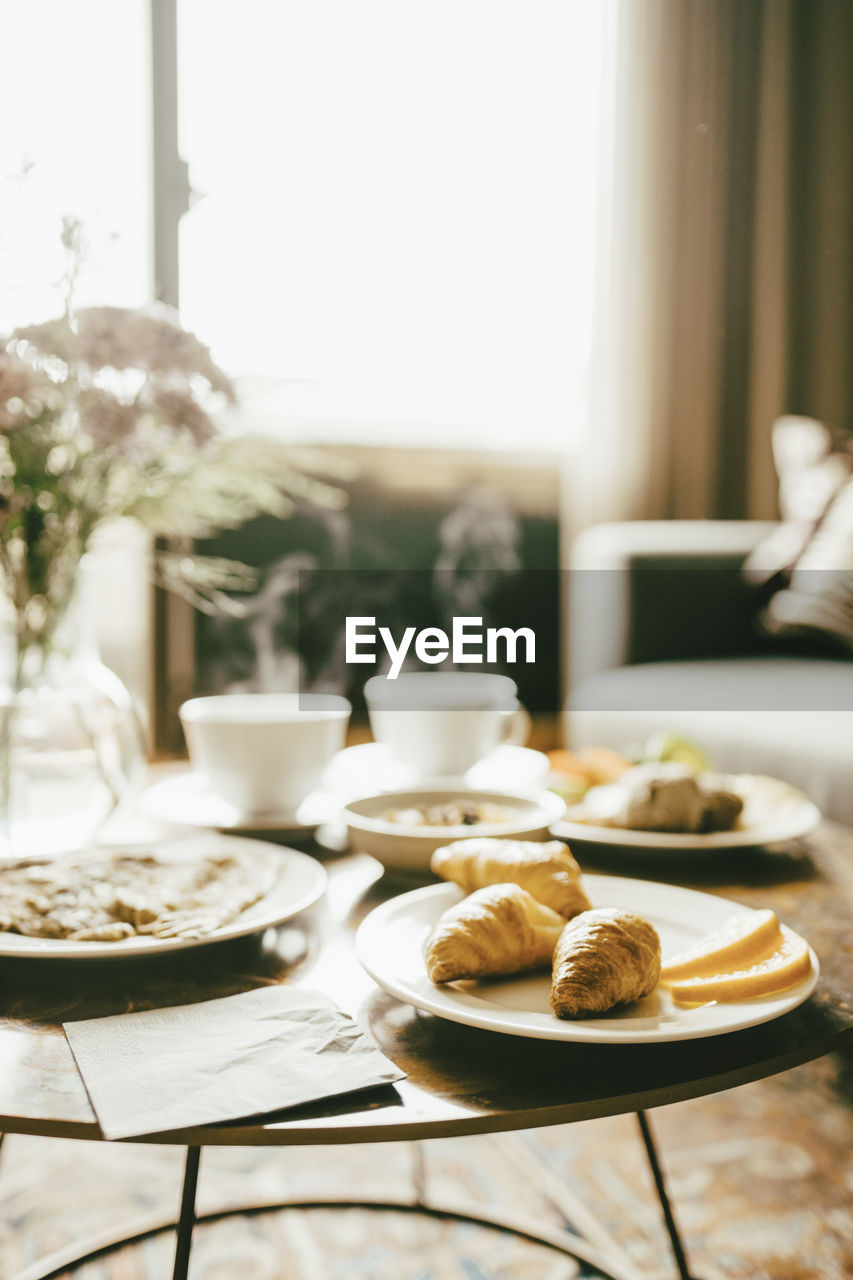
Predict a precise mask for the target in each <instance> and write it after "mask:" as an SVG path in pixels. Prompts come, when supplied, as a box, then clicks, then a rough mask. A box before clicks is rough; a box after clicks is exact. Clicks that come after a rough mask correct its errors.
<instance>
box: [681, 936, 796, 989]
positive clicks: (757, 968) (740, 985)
mask: <svg viewBox="0 0 853 1280" xmlns="http://www.w3.org/2000/svg"><path fill="white" fill-rule="evenodd" d="M780 930H781V934H782V939H781V942H780V943H779V945H778V946H777V947H776V948H775V950H773V951H771V953H770V954H769V955H767V956H764V957H763V959H761V960H756V961H755V962H754V963H752V964H750V965H747V966H746V967H744V968H741V969H734V970H732V971H730V972H729V973H714V974H709V975H706V976H704V977H698V978H682V979H679V980H677V981H675V982H671V983H670V988H669V989H670V994H671V996H672V998H673V1000H675V1001H677V1003H678V1004H704V1003H706V1002H707V1001H708V1000H750V999H751V998H752V997H753V996H766V995H770V994H772V993H774V992H776V991H785V990H786V989H787V988H788V987H793V986H796V984H797V983H798V982H802V980H803V978H805V977H807V976H808V974H809V973H811V967H812V962H811V956H810V955H809V946H808V943H807V942H806V940H805V938H801V937H800V935H799V934H798V933H794V931H793V929H788V928H786V926H785V925H781V926H780Z"/></svg>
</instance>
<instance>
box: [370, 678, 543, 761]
mask: <svg viewBox="0 0 853 1280" xmlns="http://www.w3.org/2000/svg"><path fill="white" fill-rule="evenodd" d="M516 693H517V689H516V686H515V683H514V682H513V681H512V680H510V679H509V677H508V676H500V675H492V674H490V673H488V672H461V671H424V672H410V673H406V674H404V675H401V676H398V677H397V679H396V680H389V679H388V678H387V677H385V676H373V677H372V678H371V679H370V680H368V681H367V683H366V685H365V686H364V696H365V699H366V701H367V711H368V715H369V717H370V728H371V730H372V732H373V736H374V738H375V739H376V741H377V742H382V743H384V744H385V745H386V746H387V747H389V748H390V750H391V751H392V752H393V754H394V756H395V757H396V758H397V759H398V760H401V761H402V762H403V763H404V764H407V765H408V766H409V767H410V768H411V769H414V770H415V772H416V773H418V774H420V775H421V776H423V777H457V778H458V777H461V776H462V774H464V773H466V772H467V770H468V769H470V768H471V767H472V766H473V765H475V764H476V763H477V761H478V760H482V758H483V757H484V756H486V755H488V754H489V752H490V751H493V750H494V749H495V747H497V746H499V745H500V744H501V743H502V742H509V741H516V742H523V741H524V738H525V736H526V729H527V713H526V712H525V711H524V710H523V709H522V708H521V707H520V706H519V703H518V699H517V697H516Z"/></svg>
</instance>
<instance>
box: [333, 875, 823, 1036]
mask: <svg viewBox="0 0 853 1280" xmlns="http://www.w3.org/2000/svg"><path fill="white" fill-rule="evenodd" d="M584 887H585V888H586V891H587V893H588V895H589V897H590V899H591V901H592V903H593V905H594V906H596V907H627V908H630V910H632V911H635V912H637V914H638V915H641V916H643V917H644V918H645V919H647V920H649V921H650V922H651V923H652V924H653V925H654V926H655V928H656V929H657V931H658V933H659V934H660V939H661V948H662V952H663V956H664V959H666V958H667V957H669V956H673V955H675V954H676V952H678V951H681V950H683V949H684V948H685V947H687V946H690V945H692V944H693V943H695V942H697V941H698V940H699V939H700V938H702V937H704V936H705V934H707V933H709V932H711V931H712V930H714V929H716V928H718V927H719V926H720V925H721V924H723V923H724V922H725V921H726V920H728V919H729V918H730V917H731V916H732V915H734V914H736V913H737V911H738V910H746V909H747V908H739V906H738V904H737V903H735V902H731V901H729V900H728V899H727V898H718V897H715V896H714V895H713V894H710V893H696V892H695V891H694V890H691V889H680V888H678V887H676V886H675V885H667V884H656V883H654V882H653V881H647V880H627V879H624V878H623V877H621V876H598V875H585V876H584ZM462 897H463V894H462V891H461V889H458V888H457V887H456V885H452V884H439V885H428V886H427V887H426V888H424V889H414V890H413V891H412V892H411V893H404V894H402V895H401V896H400V897H398V898H392V899H391V901H390V902H386V903H384V904H383V905H382V906H381V907H377V908H376V910H375V911H372V912H371V914H370V915H369V916H368V917H367V919H366V920H365V921H364V923H363V924H362V926H361V928H360V929H359V931H358V940H357V947H358V957H359V960H360V961H361V963H362V965H363V966H364V968H365V969H366V970H367V972H368V973H369V974H370V976H371V977H372V978H373V980H374V982H377V983H378V984H379V986H380V987H382V988H383V989H384V990H385V991H388V992H389V993H390V994H391V995H392V996H396V997H397V999H398V1000H402V1001H403V1002H404V1003H405V1004H411V1005H414V1006H415V1008H417V1009H424V1010H426V1012H427V1013H434V1014H437V1015H438V1017H440V1018H448V1019H449V1020H450V1021H451V1022H462V1023H464V1024H465V1025H466V1026H469V1027H482V1028H483V1029H485V1030H487V1031H502V1032H505V1033H507V1034H508V1035H516V1036H528V1037H531V1038H533V1039H537V1040H574V1041H591V1042H595V1043H598V1044H657V1043H660V1042H663V1041H667V1040H692V1039H695V1038H699V1037H702V1036H717V1035H722V1034H723V1033H724V1032H727V1031H739V1030H741V1029H742V1028H743V1027H753V1026H757V1025H758V1024H759V1023H761V1022H769V1021H770V1020H771V1019H773V1018H778V1017H781V1015H782V1014H783V1013H788V1012H789V1011H790V1010H791V1009H795V1008H796V1007H797V1005H799V1004H802V1002H803V1001H804V1000H806V999H807V998H808V997H809V995H811V993H812V991H813V990H814V986H815V983H816V982H817V978H818V961H817V956H816V955H815V954H814V952H811V958H812V973H811V974H810V976H809V977H808V978H806V979H804V980H803V981H802V982H801V983H799V984H798V985H797V986H796V987H791V988H790V989H789V990H788V991H782V992H780V993H779V994H778V995H770V996H761V997H756V998H755V999H752V1000H741V1001H732V1002H731V1003H725V1004H723V1003H720V1004H717V1003H709V1004H704V1005H698V1006H695V1007H682V1006H680V1005H676V1004H674V1003H673V1001H672V999H671V998H670V996H669V995H668V994H667V992H666V991H665V990H664V989H663V988H662V987H659V988H658V989H657V990H656V991H654V992H652V994H651V995H649V996H646V997H645V999H643V1000H639V1001H637V1002H636V1004H632V1005H626V1006H624V1007H623V1008H621V1009H614V1010H612V1011H611V1012H610V1013H608V1014H606V1015H603V1016H602V1017H599V1018H584V1019H579V1020H578V1021H563V1020H561V1019H559V1018H556V1017H555V1016H554V1015H553V1014H552V1013H551V1011H550V1009H549V1007H548V992H549V987H550V979H549V976H548V975H547V974H542V973H539V974H529V975H524V976H522V977H518V978H504V979H492V980H490V981H488V982H456V983H450V984H448V985H445V986H441V987H437V986H435V985H434V984H433V983H432V982H430V980H429V978H428V977H427V972H426V968H425V966H424V961H423V949H424V944H425V942H426V939H427V937H428V935H429V933H430V930H431V929H432V928H433V926H434V925H435V924H436V922H437V920H438V918H439V916H440V915H441V914H442V912H443V911H445V910H446V909H447V908H448V907H449V906H451V905H452V904H453V903H454V902H458V901H459V900H460V899H461V898H462Z"/></svg>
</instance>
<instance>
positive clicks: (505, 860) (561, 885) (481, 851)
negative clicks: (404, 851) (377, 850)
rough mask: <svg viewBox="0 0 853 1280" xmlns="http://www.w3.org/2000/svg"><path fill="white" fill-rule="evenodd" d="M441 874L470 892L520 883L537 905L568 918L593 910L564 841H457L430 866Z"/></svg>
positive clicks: (434, 859) (444, 848) (485, 839)
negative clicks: (493, 886) (488, 885)
mask: <svg viewBox="0 0 853 1280" xmlns="http://www.w3.org/2000/svg"><path fill="white" fill-rule="evenodd" d="M430 866H431V867H432V870H433V871H434V872H435V873H436V875H439V876H441V877H442V878H443V879H445V880H452V881H453V882H454V884H458V885H459V887H460V889H464V890H465V892H466V893H470V892H471V890H472V889H481V888H483V887H484V886H485V885H487V884H518V885H521V887H522V889H526V890H527V892H528V893H530V894H532V895H533V897H534V898H535V899H536V901H537V902H541V903H542V904H543V906H546V907H550V908H551V910H552V911H557V912H558V913H559V914H560V915H561V916H563V917H564V918H565V919H569V918H570V917H571V916H576V915H577V914H578V912H579V911H588V910H589V907H590V901H589V898H588V897H587V896H586V894H585V893H584V891H583V888H582V887H581V869H580V867H579V866H578V864H577V863H576V862H575V860H574V858H573V857H572V855H571V853H570V852H569V849H568V847H567V846H566V845H564V844H563V843H562V841H560V840H547V841H545V842H544V843H543V842H542V841H537V840H495V839H489V838H488V837H486V836H482V837H479V838H476V837H475V838H474V839H471V840H454V841H453V843H452V844H447V845H444V847H443V848H441V849H436V851H435V853H434V854H433V855H432V861H431V862H430Z"/></svg>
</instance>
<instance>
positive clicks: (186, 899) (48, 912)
mask: <svg viewBox="0 0 853 1280" xmlns="http://www.w3.org/2000/svg"><path fill="white" fill-rule="evenodd" d="M276 875H277V868H276V863H275V862H274V860H272V859H271V858H270V857H269V855H268V854H263V853H262V852H261V851H260V850H259V851H258V852H257V853H255V852H254V851H252V852H249V851H244V850H241V851H240V852H239V853H233V852H229V853H215V852H214V853H211V854H207V855H200V854H199V853H198V852H197V851H196V852H194V853H193V854H192V856H180V855H175V854H174V853H172V854H166V853H164V852H161V853H157V854H155V853H150V852H140V851H138V850H133V851H128V850H121V849H98V850H90V851H83V852H76V853H73V854H66V855H64V856H62V857H59V858H56V859H54V860H53V861H51V862H40V863H33V864H29V865H27V864H21V865H17V866H11V867H6V868H4V869H3V870H2V871H0V932H8V933H18V934H24V935H26V936H27V937H32V938H52V939H66V940H69V941H77V942H121V941H122V940H123V939H125V938H132V937H136V936H150V937H154V938H199V937H203V936H205V935H207V934H210V933H212V932H213V931H214V930H215V929H219V928H221V927H222V926H223V925H225V924H227V923H229V922H230V921H231V920H234V919H235V918H236V917H237V916H238V915H239V914H240V913H241V912H242V911H244V910H245V909H246V908H247V907H250V906H251V905H252V904H253V903H255V902H257V901H258V900H259V899H260V898H262V897H263V896H264V894H266V893H267V892H268V891H269V890H270V889H271V888H272V886H273V884H274V882H275V879H276Z"/></svg>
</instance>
